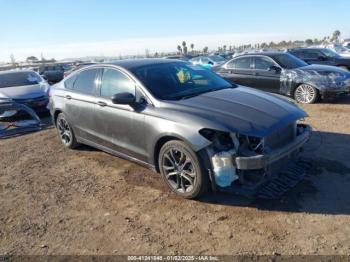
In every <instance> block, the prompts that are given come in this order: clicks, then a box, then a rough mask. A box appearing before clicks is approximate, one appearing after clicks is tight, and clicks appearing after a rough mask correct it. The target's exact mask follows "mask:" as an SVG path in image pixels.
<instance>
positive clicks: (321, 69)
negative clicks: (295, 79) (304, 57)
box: [297, 65, 350, 76]
mask: <svg viewBox="0 0 350 262" xmlns="http://www.w3.org/2000/svg"><path fill="white" fill-rule="evenodd" d="M297 69H299V70H303V71H317V72H329V73H342V74H344V73H345V74H347V75H349V76H350V73H349V72H347V71H345V70H344V69H342V68H339V67H336V66H327V65H307V66H303V67H299V68H297Z"/></svg>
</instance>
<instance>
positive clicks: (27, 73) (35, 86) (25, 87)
mask: <svg viewBox="0 0 350 262" xmlns="http://www.w3.org/2000/svg"><path fill="white" fill-rule="evenodd" d="M48 91H49V84H48V83H47V82H46V81H45V80H44V79H43V78H42V77H41V76H40V75H39V74H38V73H36V72H34V71H31V70H20V71H2V72H1V71H0V101H3V102H5V101H6V102H8V101H12V102H15V103H18V104H23V105H26V106H28V107H30V108H32V109H33V110H34V111H35V112H37V113H40V112H46V111H48V109H47V108H46V107H47V104H48V102H49V96H48Z"/></svg>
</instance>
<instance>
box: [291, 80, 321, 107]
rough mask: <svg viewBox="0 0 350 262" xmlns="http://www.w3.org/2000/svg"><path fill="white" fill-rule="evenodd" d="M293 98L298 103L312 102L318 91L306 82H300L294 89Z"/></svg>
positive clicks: (317, 95)
mask: <svg viewBox="0 0 350 262" xmlns="http://www.w3.org/2000/svg"><path fill="white" fill-rule="evenodd" d="M294 99H295V101H297V102H298V103H300V104H313V103H315V102H317V101H318V99H319V91H318V90H317V89H316V88H315V87H313V86H311V85H308V84H301V85H299V86H298V87H297V88H296V89H295V90H294Z"/></svg>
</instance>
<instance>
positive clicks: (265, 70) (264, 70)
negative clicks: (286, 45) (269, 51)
mask: <svg viewBox="0 0 350 262" xmlns="http://www.w3.org/2000/svg"><path fill="white" fill-rule="evenodd" d="M252 57H253V70H257V71H263V72H267V71H268V69H258V68H255V59H256V58H257V57H264V58H267V59H268V60H270V61H271V62H272V63H273V64H274V65H275V66H278V67H281V66H280V65H279V64H278V63H277V62H276V61H275V60H274V59H273V58H271V57H269V56H267V55H255V56H252ZM281 68H282V67H281Z"/></svg>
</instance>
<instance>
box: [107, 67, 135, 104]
mask: <svg viewBox="0 0 350 262" xmlns="http://www.w3.org/2000/svg"><path fill="white" fill-rule="evenodd" d="M118 93H131V94H133V95H135V83H134V82H133V81H132V80H130V79H129V78H128V77H127V76H126V75H125V74H123V73H121V72H120V71H117V70H115V69H104V71H103V76H102V83H101V96H103V97H108V98H109V97H112V96H113V95H115V94H118Z"/></svg>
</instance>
